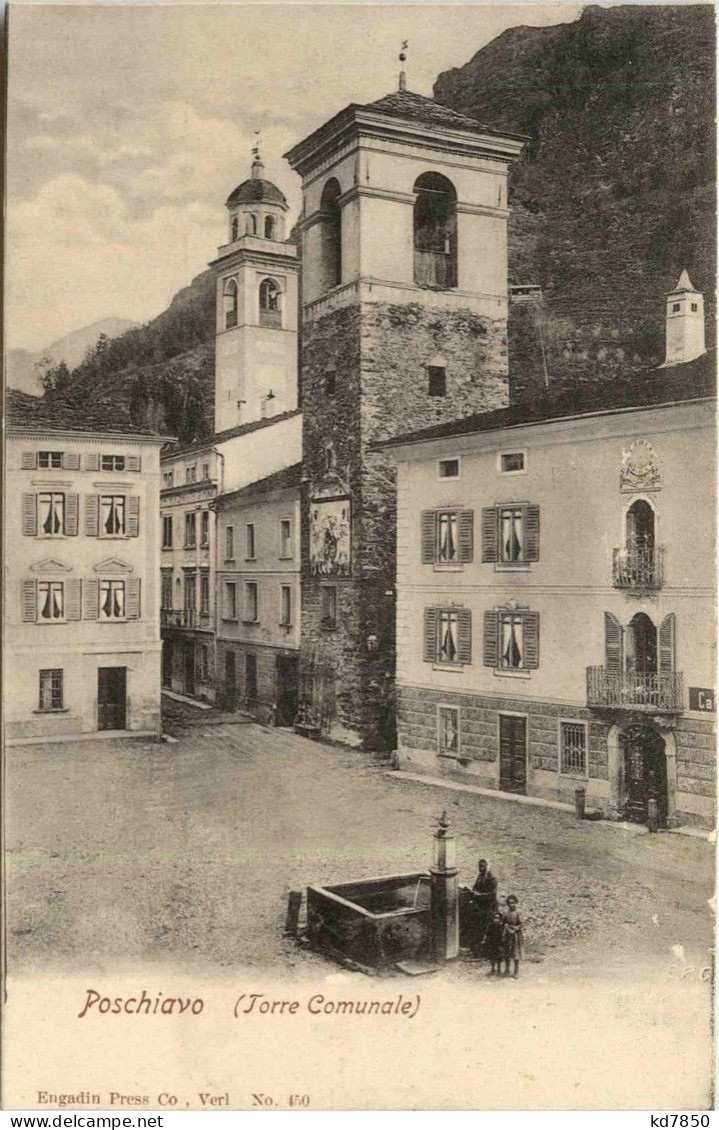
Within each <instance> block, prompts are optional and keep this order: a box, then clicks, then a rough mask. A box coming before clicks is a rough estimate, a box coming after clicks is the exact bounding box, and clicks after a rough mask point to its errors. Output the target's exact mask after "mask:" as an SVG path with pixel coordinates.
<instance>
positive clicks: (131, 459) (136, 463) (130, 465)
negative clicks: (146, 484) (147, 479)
mask: <svg viewBox="0 0 719 1130" xmlns="http://www.w3.org/2000/svg"><path fill="white" fill-rule="evenodd" d="M125 461H126V464H127V469H128V471H139V470H141V468H142V461H141V458H140V456H139V455H128V456H126V460H125Z"/></svg>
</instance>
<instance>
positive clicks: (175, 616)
mask: <svg viewBox="0 0 719 1130" xmlns="http://www.w3.org/2000/svg"><path fill="white" fill-rule="evenodd" d="M160 627H161V628H201V629H204V630H206V631H208V630H209V629H210V628H211V627H212V618H211V616H210V613H209V612H198V611H197V609H196V608H161V609H160Z"/></svg>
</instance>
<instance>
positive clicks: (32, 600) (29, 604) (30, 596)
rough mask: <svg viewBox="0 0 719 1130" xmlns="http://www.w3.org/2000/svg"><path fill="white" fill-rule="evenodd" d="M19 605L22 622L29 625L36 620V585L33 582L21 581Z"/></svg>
mask: <svg viewBox="0 0 719 1130" xmlns="http://www.w3.org/2000/svg"><path fill="white" fill-rule="evenodd" d="M20 604H21V609H20V610H21V616H22V619H23V621H24V622H26V623H31V622H34V621H35V620H37V584H36V582H35V581H23V583H22V594H21V602H20Z"/></svg>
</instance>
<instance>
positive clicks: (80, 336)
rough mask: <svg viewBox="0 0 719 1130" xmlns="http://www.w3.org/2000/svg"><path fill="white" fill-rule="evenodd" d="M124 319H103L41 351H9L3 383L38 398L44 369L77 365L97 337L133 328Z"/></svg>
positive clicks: (115, 334)
mask: <svg viewBox="0 0 719 1130" xmlns="http://www.w3.org/2000/svg"><path fill="white" fill-rule="evenodd" d="M136 325H137V323H136V322H131V321H129V320H128V319H127V318H103V319H102V320H101V321H99V322H93V323H92V325H90V326H83V327H82V329H79V330H74V331H73V332H72V333H69V334H66V335H65V336H64V337H60V338H58V339H57V341H53V342H51V344H50V345H48V346H46V347H45V349H40V350H38V351H36V352H34V353H33V352H30V351H29V350H27V349H11V350H9V351H8V354H7V358H6V381H7V384H8V385H9V386H10V387H11V388H16V389H20V390H21V391H23V392H27V393H30V395H31V396H41V395H42V391H43V389H42V384H41V383H40V378H41V376H42V374H43V373H44V372H45V370H46V369H50V368H52V367H53V366H55V365H59V364H60V362H61V361H64V362H65V364H66V365H67V366H68V368H70V369H74V368H75V366H76V365H79V364H80V362H81V361H82V359H83V357H84V356H85V354H86V353H87V351H88V349H92V348H93V347H94V346H95V345H96V344H97V342H98V340H99V339H100V337H101V336H103V335H104V336H105V337H109V338H113V337H119V335H120V334H122V333H125V331H126V330H130V329H132V328H133V327H134V326H136Z"/></svg>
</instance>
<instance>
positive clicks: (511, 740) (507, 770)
mask: <svg viewBox="0 0 719 1130" xmlns="http://www.w3.org/2000/svg"><path fill="white" fill-rule="evenodd" d="M499 787H500V789H502V790H503V791H504V792H507V793H526V791H527V719H526V718H517V717H516V716H514V715H512V714H500V716H499Z"/></svg>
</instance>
